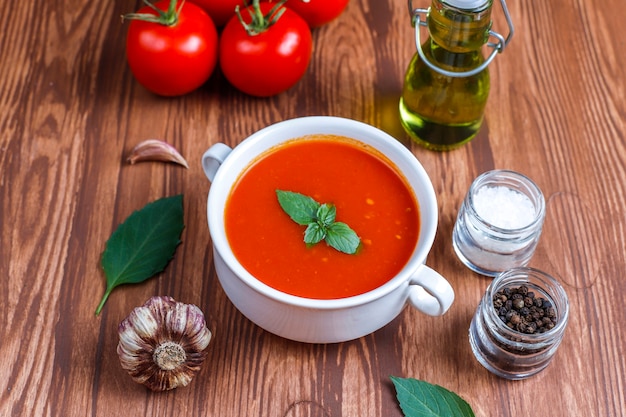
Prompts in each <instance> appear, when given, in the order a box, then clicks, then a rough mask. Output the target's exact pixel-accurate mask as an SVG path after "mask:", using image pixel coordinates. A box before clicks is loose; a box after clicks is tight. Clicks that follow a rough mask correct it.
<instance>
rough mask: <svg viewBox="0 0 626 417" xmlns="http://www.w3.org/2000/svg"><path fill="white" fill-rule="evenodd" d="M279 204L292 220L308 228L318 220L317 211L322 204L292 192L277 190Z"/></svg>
mask: <svg viewBox="0 0 626 417" xmlns="http://www.w3.org/2000/svg"><path fill="white" fill-rule="evenodd" d="M276 195H277V197H278V203H279V204H280V206H281V207H282V209H283V210H284V211H285V213H287V214H288V215H289V217H291V219H292V220H293V221H294V222H296V223H298V224H300V225H302V226H307V225H308V224H309V223H311V222H314V221H315V219H316V213H317V209H318V208H319V206H320V204H319V203H318V202H317V201H315V200H313V199H312V198H311V197H308V196H305V195H303V194H299V193H294V192H291V191H282V190H276Z"/></svg>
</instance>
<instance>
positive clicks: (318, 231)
mask: <svg viewBox="0 0 626 417" xmlns="http://www.w3.org/2000/svg"><path fill="white" fill-rule="evenodd" d="M325 237H326V228H325V227H323V226H321V225H320V224H319V223H309V225H308V226H307V228H306V230H305V231H304V243H306V244H307V245H315V244H316V243H319V242H321V241H322V240H324V238H325Z"/></svg>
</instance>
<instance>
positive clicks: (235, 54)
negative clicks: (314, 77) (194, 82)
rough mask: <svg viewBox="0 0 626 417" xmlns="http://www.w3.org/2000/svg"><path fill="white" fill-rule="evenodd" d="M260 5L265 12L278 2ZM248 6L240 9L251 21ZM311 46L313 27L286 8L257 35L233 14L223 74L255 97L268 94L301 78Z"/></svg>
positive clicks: (225, 36)
mask: <svg viewBox="0 0 626 417" xmlns="http://www.w3.org/2000/svg"><path fill="white" fill-rule="evenodd" d="M259 6H260V10H261V12H262V13H263V15H266V14H267V13H268V12H269V11H270V10H271V9H272V8H273V7H274V6H275V4H274V3H265V2H263V3H260V5H259ZM250 7H253V6H250ZM248 9H249V8H248ZM248 9H243V10H241V16H242V18H243V20H244V21H245V22H246V23H247V24H250V22H251V20H252V19H251V17H250V13H248ZM312 49H313V46H312V39H311V30H310V29H309V27H308V25H307V24H306V22H305V21H304V20H303V19H302V18H301V17H300V16H298V15H297V14H296V13H295V12H294V11H292V10H289V9H285V12H284V13H283V15H282V16H280V18H279V19H278V20H277V21H276V23H274V24H273V25H271V26H270V27H269V28H268V29H266V30H265V31H263V32H261V33H259V34H256V35H249V34H248V33H247V32H246V29H245V28H244V27H243V26H242V24H241V22H239V19H238V18H237V17H236V16H235V17H233V18H232V19H231V20H230V21H229V22H228V23H227V24H226V26H225V27H224V30H223V31H222V36H221V39H220V46H219V62H220V66H221V68H222V72H223V73H224V76H225V77H226V79H227V80H228V81H229V82H230V83H231V84H232V85H233V86H235V87H236V88H237V89H239V90H240V91H243V92H244V93H246V94H250V95H252V96H257V97H269V96H273V95H275V94H278V93H281V92H283V91H285V90H287V89H288V88H289V87H291V86H293V85H294V84H295V83H297V82H298V81H299V80H300V78H302V76H303V75H304V73H305V72H306V70H307V67H308V66H309V61H310V60H311V51H312Z"/></svg>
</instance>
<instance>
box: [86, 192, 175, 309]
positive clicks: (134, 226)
mask: <svg viewBox="0 0 626 417" xmlns="http://www.w3.org/2000/svg"><path fill="white" fill-rule="evenodd" d="M184 227H185V226H184V224H183V196H182V195H177V196H174V197H167V198H162V199H160V200H157V201H154V202H152V203H149V204H147V205H146V206H145V207H144V208H142V209H141V210H138V211H135V212H133V213H132V214H131V215H130V216H129V217H128V218H127V219H126V220H125V221H124V222H123V223H122V224H120V225H119V226H118V228H117V229H116V230H115V231H114V232H113V234H112V235H111V237H110V238H109V240H108V241H107V243H106V247H105V249H104V252H103V253H102V259H101V264H102V268H103V269H104V274H105V276H106V281H107V286H106V291H105V293H104V296H103V297H102V300H101V301H100V304H99V305H98V307H97V309H96V315H97V314H100V311H101V310H102V307H103V306H104V304H105V302H106V300H107V299H108V297H109V295H110V294H111V291H113V289H114V288H115V287H117V286H118V285H122V284H136V283H139V282H143V281H145V280H146V279H148V278H150V277H151V276H153V275H155V274H156V273H158V272H161V271H163V269H165V267H166V266H167V264H168V263H169V261H170V260H171V259H172V257H173V256H174V253H175V251H176V247H177V246H178V245H179V244H180V235H181V233H182V231H183V228H184Z"/></svg>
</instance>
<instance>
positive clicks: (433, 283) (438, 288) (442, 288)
mask: <svg viewBox="0 0 626 417" xmlns="http://www.w3.org/2000/svg"><path fill="white" fill-rule="evenodd" d="M453 301H454V290H453V289H452V286H451V285H450V283H449V282H448V281H447V280H446V279H445V278H444V277H442V276H441V275H440V274H439V273H438V272H436V271H435V270H433V269H431V268H429V267H427V266H426V265H422V266H421V267H420V268H419V269H418V270H417V271H416V272H415V273H414V274H413V275H412V276H411V279H410V281H409V302H410V303H411V305H413V307H415V308H416V309H418V310H419V311H421V312H422V313H424V314H428V315H429V316H441V315H443V314H444V313H445V312H446V311H448V309H449V308H450V306H451V305H452V302H453Z"/></svg>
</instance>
